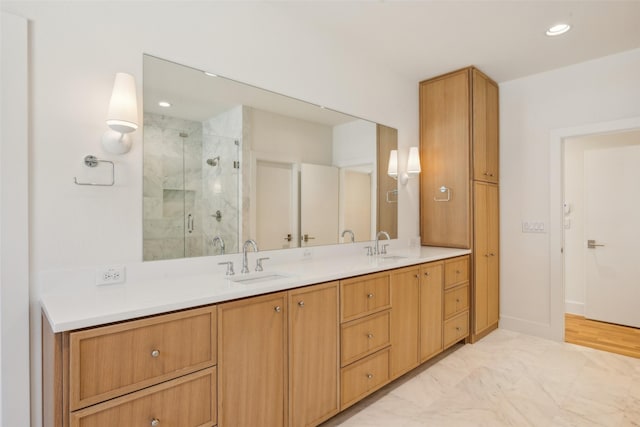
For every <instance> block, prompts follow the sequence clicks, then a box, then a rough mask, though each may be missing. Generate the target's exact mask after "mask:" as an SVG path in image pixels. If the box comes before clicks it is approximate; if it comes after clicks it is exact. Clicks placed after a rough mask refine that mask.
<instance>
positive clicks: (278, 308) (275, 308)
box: [273, 305, 282, 313]
mask: <svg viewBox="0 0 640 427" xmlns="http://www.w3.org/2000/svg"><path fill="white" fill-rule="evenodd" d="M273 309H274V311H275V312H276V313H280V312H281V311H282V309H281V308H280V306H279V305H276V306H275V307H273Z"/></svg>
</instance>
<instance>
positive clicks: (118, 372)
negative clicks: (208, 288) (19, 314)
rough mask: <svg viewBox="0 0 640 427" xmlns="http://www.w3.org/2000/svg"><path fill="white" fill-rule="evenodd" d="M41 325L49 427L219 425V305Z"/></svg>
mask: <svg viewBox="0 0 640 427" xmlns="http://www.w3.org/2000/svg"><path fill="white" fill-rule="evenodd" d="M42 325H43V425H44V426H45V427H69V426H71V427H111V426H114V425H123V426H124V425H149V424H150V423H151V421H152V420H153V419H154V418H155V419H157V420H160V421H159V422H163V424H162V425H178V424H179V425H183V426H185V427H205V426H213V425H215V424H216V423H217V404H216V373H217V369H216V367H215V364H216V353H217V351H216V343H217V310H216V306H215V305H212V306H208V307H203V308H195V309H190V310H184V311H180V312H176V313H170V314H163V315H157V316H152V317H148V318H143V319H139V320H130V321H126V322H121V323H116V324H113V325H108V326H99V327H94V328H88V329H83V330H78V331H69V332H62V333H57V334H54V333H53V332H52V331H51V327H50V326H49V323H48V322H47V321H46V319H45V318H44V317H43V322H42Z"/></svg>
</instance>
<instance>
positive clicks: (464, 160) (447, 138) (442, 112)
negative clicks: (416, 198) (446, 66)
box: [420, 69, 471, 248]
mask: <svg viewBox="0 0 640 427" xmlns="http://www.w3.org/2000/svg"><path fill="white" fill-rule="evenodd" d="M469 76H470V72H469V69H464V70H461V71H457V72H455V73H451V74H447V75H445V76H443V77H440V78H437V79H432V80H427V81H424V82H422V83H420V158H421V159H422V160H421V161H422V165H421V166H422V171H423V172H422V173H421V174H420V177H421V178H420V179H421V182H420V235H421V239H422V244H423V245H431V246H447V247H456V248H470V247H471V202H470V198H471V197H470V195H471V192H470V173H471V172H470V158H469V157H470V132H469V129H470V121H471V115H470V114H471V112H470V111H471V102H470V99H471V97H470V88H469V86H470V77H469Z"/></svg>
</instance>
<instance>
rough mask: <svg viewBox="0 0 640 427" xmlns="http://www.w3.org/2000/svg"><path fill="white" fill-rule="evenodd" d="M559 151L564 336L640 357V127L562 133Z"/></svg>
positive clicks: (589, 345) (574, 340)
mask: <svg viewBox="0 0 640 427" xmlns="http://www.w3.org/2000/svg"><path fill="white" fill-rule="evenodd" d="M562 154H563V156H562V157H563V195H564V200H563V224H562V225H563V232H564V236H563V241H564V247H563V248H564V289H565V341H567V342H572V343H574V344H580V345H586V346H588V347H594V348H599V349H602V350H606V351H612V352H616V353H621V354H626V355H631V356H635V357H640V339H639V338H640V329H638V328H640V310H639V308H640V307H638V305H639V303H638V301H640V283H638V281H637V279H636V278H637V277H638V276H639V275H640V264H638V263H637V260H636V256H635V254H636V250H635V244H636V242H637V241H638V239H640V224H639V223H638V222H637V220H636V217H637V212H638V210H639V209H640V187H638V186H637V183H638V182H640V169H639V168H638V167H637V165H638V164H640V129H635V130H628V131H620V132H607V133H601V134H595V135H580V136H572V137H567V138H565V139H564V141H563V153H562ZM618 325H621V326H618Z"/></svg>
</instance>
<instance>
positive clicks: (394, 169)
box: [387, 147, 421, 185]
mask: <svg viewBox="0 0 640 427" xmlns="http://www.w3.org/2000/svg"><path fill="white" fill-rule="evenodd" d="M420 172H421V169H420V153H419V152H418V147H410V148H409V159H408V160H407V171H406V172H402V173H400V175H398V150H391V152H390V153H389V167H388V168H387V175H389V176H390V177H391V178H393V179H398V178H400V179H399V181H400V184H402V185H406V184H407V182H409V178H410V177H412V176H416V175H418V174H419V173H420Z"/></svg>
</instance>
